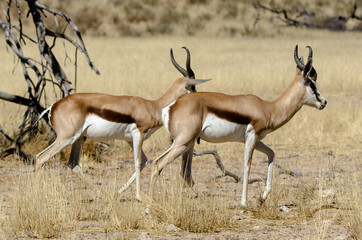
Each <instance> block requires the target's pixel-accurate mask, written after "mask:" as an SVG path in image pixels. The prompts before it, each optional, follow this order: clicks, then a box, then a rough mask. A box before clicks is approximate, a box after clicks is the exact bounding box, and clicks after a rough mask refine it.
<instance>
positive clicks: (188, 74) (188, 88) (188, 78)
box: [170, 47, 211, 93]
mask: <svg viewBox="0 0 362 240" xmlns="http://www.w3.org/2000/svg"><path fill="white" fill-rule="evenodd" d="M182 48H183V49H185V50H186V53H187V59H186V69H184V68H183V67H181V66H180V65H179V64H178V63H177V62H176V60H175V58H174V56H173V51H172V48H171V49H170V55H171V62H172V64H173V65H174V66H175V68H176V69H177V70H178V71H179V72H180V73H181V74H182V75H183V76H184V78H180V79H178V80H177V82H180V83H181V84H179V85H180V86H182V87H183V88H184V93H191V92H196V87H195V85H198V84H201V83H204V82H207V81H210V80H211V79H204V80H202V79H195V73H194V71H192V69H191V66H190V65H191V56H190V51H189V49H188V48H187V47H182Z"/></svg>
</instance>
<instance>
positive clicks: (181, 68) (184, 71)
mask: <svg viewBox="0 0 362 240" xmlns="http://www.w3.org/2000/svg"><path fill="white" fill-rule="evenodd" d="M170 55H171V62H172V64H173V65H174V66H175V68H176V69H177V70H178V71H179V72H180V73H181V74H182V75H183V76H184V77H189V74H188V73H187V71H186V70H185V69H184V68H183V67H181V66H180V65H179V64H178V63H177V62H176V60H175V58H174V57H173V52H172V48H171V49H170Z"/></svg>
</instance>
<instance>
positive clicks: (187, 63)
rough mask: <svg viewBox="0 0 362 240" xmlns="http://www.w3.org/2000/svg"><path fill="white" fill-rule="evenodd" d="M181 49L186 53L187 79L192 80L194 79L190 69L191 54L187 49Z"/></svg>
mask: <svg viewBox="0 0 362 240" xmlns="http://www.w3.org/2000/svg"><path fill="white" fill-rule="evenodd" d="M182 48H183V49H185V50H186V53H187V59H186V69H187V73H188V77H189V78H192V79H195V73H194V71H192V69H191V54H190V51H189V49H188V48H187V47H182Z"/></svg>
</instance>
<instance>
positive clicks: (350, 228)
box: [0, 0, 362, 239]
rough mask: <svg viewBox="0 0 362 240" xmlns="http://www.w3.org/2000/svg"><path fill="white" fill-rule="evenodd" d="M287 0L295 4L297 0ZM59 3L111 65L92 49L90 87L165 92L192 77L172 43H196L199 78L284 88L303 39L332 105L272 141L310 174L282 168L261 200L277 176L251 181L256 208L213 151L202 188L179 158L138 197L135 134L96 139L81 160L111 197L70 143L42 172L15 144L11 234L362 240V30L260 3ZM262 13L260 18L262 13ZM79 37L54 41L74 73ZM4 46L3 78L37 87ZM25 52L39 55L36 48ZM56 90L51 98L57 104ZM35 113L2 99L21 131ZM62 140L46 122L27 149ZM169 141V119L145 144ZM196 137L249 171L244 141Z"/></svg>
mask: <svg viewBox="0 0 362 240" xmlns="http://www.w3.org/2000/svg"><path fill="white" fill-rule="evenodd" d="M275 2H276V4H284V6H288V5H289V4H292V2H293V1H275ZM46 3H47V4H49V5H51V6H52V7H54V8H59V9H61V10H62V11H64V12H67V14H68V15H69V16H71V17H72V18H73V20H74V21H75V22H76V24H78V27H79V28H80V30H81V31H82V32H83V33H84V40H85V44H86V46H87V49H88V52H89V54H90V57H91V58H92V59H93V61H94V64H95V65H96V66H97V68H98V69H99V70H100V72H101V75H100V76H98V75H96V74H94V73H93V72H91V70H90V69H89V67H88V65H87V63H86V61H85V59H84V58H82V57H81V56H79V59H78V61H79V62H78V70H77V71H78V86H77V92H102V93H109V94H116V95H137V96H141V97H144V98H147V99H156V98H158V97H160V96H161V95H162V94H163V93H164V92H165V91H166V90H167V88H168V87H169V86H170V85H171V83H172V81H174V80H175V79H176V78H178V77H180V74H179V73H178V72H177V71H175V69H174V68H173V66H172V64H171V62H170V59H169V49H170V48H173V49H174V54H175V57H176V58H177V59H178V61H179V62H180V63H182V62H183V59H185V53H184V51H183V50H182V49H181V47H182V46H187V47H188V48H189V49H190V51H191V57H192V63H191V64H192V67H193V70H194V72H195V74H196V77H199V78H213V80H212V81H210V82H208V83H205V84H203V85H200V86H199V87H198V91H218V92H223V93H227V94H247V93H253V94H256V95H258V96H260V97H262V98H264V99H268V100H273V99H275V98H277V97H278V96H279V95H280V94H281V93H282V92H283V90H284V89H285V88H286V87H287V86H288V84H289V82H290V81H292V79H293V77H294V74H295V63H294V60H293V50H294V47H295V45H296V44H298V45H299V49H300V50H299V51H300V55H304V56H305V57H306V55H307V53H308V51H307V49H305V48H304V47H305V46H307V45H310V46H312V47H313V50H314V61H313V66H314V67H315V69H316V70H317V72H318V80H317V87H318V89H319V91H321V92H322V94H323V95H324V97H326V99H327V101H328V104H327V107H326V108H325V109H324V110H322V111H319V110H316V109H312V108H309V107H304V108H302V110H301V111H300V112H299V113H298V114H297V115H296V116H295V117H294V118H293V119H292V120H291V121H290V122H289V123H288V124H287V125H286V126H284V127H283V128H281V129H280V130H278V131H276V132H275V133H272V134H271V135H268V136H267V137H266V139H265V140H264V142H265V143H266V144H267V145H269V146H270V147H271V148H272V149H273V150H274V151H275V154H276V157H275V162H276V163H277V164H278V165H280V166H281V167H282V168H283V169H284V170H289V171H292V172H293V173H297V174H290V172H288V171H281V170H280V169H279V168H275V169H274V175H275V176H274V181H273V190H272V192H271V194H270V196H269V198H268V200H267V201H266V202H265V203H264V205H262V206H259V204H258V201H257V200H256V198H257V196H259V195H260V194H261V193H262V191H263V190H264V186H265V183H264V181H258V182H256V183H253V184H251V185H250V188H249V202H248V204H249V206H250V207H249V208H241V207H240V200H241V186H242V184H241V183H235V182H234V181H233V180H232V179H231V178H229V177H220V175H221V172H220V170H219V169H218V168H217V166H216V164H215V163H214V162H215V161H214V160H213V158H212V157H211V156H202V157H196V158H194V164H193V178H194V180H195V182H196V185H195V188H194V191H193V190H191V189H190V188H184V187H183V186H182V181H181V180H180V178H179V177H178V176H179V171H180V161H179V160H178V161H175V162H174V163H172V164H171V165H170V166H168V167H166V169H165V170H164V171H163V172H162V174H161V177H160V180H159V182H158V184H157V194H156V199H155V201H150V200H147V198H146V197H144V199H145V200H144V201H142V202H139V201H137V200H136V199H135V198H134V196H135V193H134V187H132V188H131V189H130V190H129V191H127V192H126V193H124V194H122V195H118V194H117V190H118V189H119V188H120V187H121V186H122V184H123V183H125V181H126V180H127V179H128V177H130V176H131V174H132V173H133V169H134V166H133V159H132V158H133V154H132V150H131V149H130V147H129V146H128V144H127V143H125V142H123V141H113V142H109V143H108V144H104V143H93V142H87V145H86V147H85V148H86V149H85V150H84V154H83V156H82V158H81V165H82V168H83V170H84V172H85V174H86V175H87V176H89V177H90V178H91V180H92V182H93V183H94V184H96V185H97V187H98V188H99V189H101V190H102V192H101V193H99V194H98V195H97V194H96V193H95V192H94V191H92V190H91V189H89V188H87V187H86V185H85V184H84V183H83V182H81V181H80V180H79V179H78V178H77V177H76V176H74V175H73V174H72V173H71V172H70V171H69V170H67V167H66V166H65V163H66V161H67V158H68V156H69V152H70V149H66V150H65V151H63V152H62V153H61V154H58V156H57V157H56V159H53V161H49V164H47V165H46V167H45V169H44V172H43V174H42V175H41V176H40V177H39V178H35V174H34V172H33V170H34V166H33V165H31V164H26V163H24V162H23V161H21V160H19V159H18V158H17V157H16V156H10V157H7V158H4V159H1V160H0V193H1V194H0V239H15V238H21V239H28V238H58V239H104V238H108V239H135V238H140V239H205V238H208V239H361V238H362V232H361V228H360V226H361V225H362V203H361V190H360V189H361V187H360V186H361V183H362V178H361V177H362V171H361V169H362V161H361V159H362V151H361V141H362V139H361V135H362V133H361V128H360V126H361V125H362V122H361V119H362V111H361V107H360V106H361V104H362V98H361V89H362V84H361V76H362V68H361V67H360V59H361V54H360V49H362V43H361V41H360V39H361V37H362V33H360V32H358V31H352V30H351V31H343V32H335V31H329V30H317V29H305V28H285V27H278V21H277V19H275V18H272V20H270V18H269V17H270V16H271V15H269V13H266V12H265V13H260V12H258V11H260V10H256V9H255V8H254V7H253V6H252V5H251V4H250V2H248V1H231V0H229V1H216V0H214V1H212V0H203V1H202V0H199V1H190V0H185V1H161V0H150V1H141V0H139V1H59V2H53V1H46ZM343 3H344V4H345V5H342V1H338V2H337V1H336V2H334V1H314V2H313V3H310V6H308V9H315V11H316V13H321V12H323V13H326V14H329V15H331V14H336V15H343V14H344V13H346V12H348V11H347V9H345V8H344V7H343V6H347V4H348V3H349V2H348V1H345V2H343ZM343 11H345V12H343ZM25 14H26V13H24V15H25ZM357 14H358V12H357ZM255 17H258V18H259V20H258V21H257V23H256V24H254V23H255ZM24 24H25V27H26V25H27V23H26V21H25V22H24ZM349 24H351V23H349ZM356 25H358V23H356ZM28 26H30V25H28ZM348 26H349V25H348ZM350 29H353V27H350ZM2 39H3V38H2ZM64 46H65V48H66V49H67V50H68V52H67V54H65V53H64ZM67 46H68V45H67V43H65V44H64V45H63V44H58V45H57V46H56V48H55V49H54V51H55V52H56V54H57V56H58V58H59V59H60V60H61V61H63V62H62V64H63V63H64V64H63V65H64V69H65V71H66V72H67V73H68V75H69V76H73V75H74V67H73V63H74V59H72V58H68V57H69V56H74V53H73V52H71V50H69V49H70V48H67ZM0 51H1V55H2V57H1V58H0V71H1V72H2V76H1V79H0V81H1V85H0V86H1V90H6V91H8V92H11V93H14V94H17V95H20V96H22V95H24V94H25V93H26V91H27V89H26V85H24V82H23V75H22V72H21V70H20V69H19V68H20V67H19V64H18V63H17V61H13V59H14V58H13V55H12V53H11V52H10V51H7V50H6V45H5V42H4V41H1V42H0ZM26 51H27V53H29V54H30V55H32V54H36V51H37V49H27V50H26ZM55 100H56V99H54V97H51V98H49V99H47V101H46V103H45V104H46V105H49V104H51V103H52V102H54V101H55ZM23 111H24V107H22V106H18V105H14V104H12V103H8V102H5V101H0V113H1V114H0V125H1V126H2V127H3V128H4V129H6V130H10V132H8V133H9V134H10V135H14V134H16V132H17V131H18V126H19V123H20V122H21V121H22V119H21V117H19V116H22V114H23ZM51 139H52V134H51V132H50V130H49V128H48V126H47V125H46V124H45V123H44V122H43V121H42V122H41V126H40V130H39V133H38V134H37V135H36V137H35V138H30V139H29V140H28V141H27V142H26V143H25V145H24V148H23V149H24V150H25V151H26V152H28V153H31V154H34V155H35V154H37V153H38V152H40V151H41V150H42V149H44V148H45V147H46V146H48V145H49V142H50V141H51ZM0 144H1V145H0V148H1V149H6V148H8V147H9V143H8V142H7V141H6V139H4V138H3V136H2V135H0ZM169 145H170V142H169V137H168V135H167V133H166V132H165V131H164V130H163V129H160V130H159V131H157V132H156V133H155V134H154V135H153V136H152V137H151V138H150V139H149V140H147V141H146V142H145V145H144V151H145V153H146V154H147V156H148V157H149V159H154V158H156V157H157V156H159V155H160V154H161V153H162V152H163V151H164V150H166V149H167V148H168V147H169ZM196 148H197V149H198V150H202V149H217V150H218V152H219V154H220V156H221V158H222V162H223V163H224V165H225V167H226V168H227V169H228V170H230V171H232V172H233V173H236V174H238V175H239V176H241V174H242V170H243V167H242V166H243V162H242V157H243V145H242V144H236V143H224V144H218V145H215V144H210V143H206V142H201V144H200V145H197V146H196ZM265 160H266V157H265V156H264V155H262V154H260V153H257V152H255V153H254V159H253V164H252V169H251V177H252V178H263V177H265V176H266V172H267V164H266V163H265V162H264V161H265ZM149 175H150V167H149V166H148V167H146V168H145V170H144V171H143V172H142V176H141V177H142V178H141V184H142V191H143V192H144V193H147V191H148V182H149ZM196 193H197V195H196Z"/></svg>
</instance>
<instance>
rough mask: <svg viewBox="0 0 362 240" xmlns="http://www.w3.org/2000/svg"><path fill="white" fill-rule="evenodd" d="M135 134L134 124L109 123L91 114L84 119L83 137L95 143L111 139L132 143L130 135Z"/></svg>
mask: <svg viewBox="0 0 362 240" xmlns="http://www.w3.org/2000/svg"><path fill="white" fill-rule="evenodd" d="M135 132H138V128H137V126H136V124H135V123H131V124H127V123H116V122H111V121H107V120H105V119H103V118H101V117H99V116H97V115H94V114H92V115H89V116H87V118H86V121H85V124H84V132H83V135H85V136H87V137H88V138H90V139H92V140H96V141H106V140H112V139H123V140H126V141H132V139H133V137H132V136H133V135H132V134H134V133H135Z"/></svg>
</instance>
